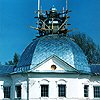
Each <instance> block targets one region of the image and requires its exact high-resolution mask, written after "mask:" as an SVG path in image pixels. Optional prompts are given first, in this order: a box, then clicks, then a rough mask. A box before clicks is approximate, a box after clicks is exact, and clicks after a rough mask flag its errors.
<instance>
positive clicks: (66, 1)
mask: <svg viewBox="0 0 100 100" xmlns="http://www.w3.org/2000/svg"><path fill="white" fill-rule="evenodd" d="M66 10H68V0H66Z"/></svg>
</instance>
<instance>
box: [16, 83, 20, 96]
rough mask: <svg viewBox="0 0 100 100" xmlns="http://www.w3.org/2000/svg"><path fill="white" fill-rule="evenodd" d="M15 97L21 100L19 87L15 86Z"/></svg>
mask: <svg viewBox="0 0 100 100" xmlns="http://www.w3.org/2000/svg"><path fill="white" fill-rule="evenodd" d="M16 97H17V98H21V85H18V86H16Z"/></svg>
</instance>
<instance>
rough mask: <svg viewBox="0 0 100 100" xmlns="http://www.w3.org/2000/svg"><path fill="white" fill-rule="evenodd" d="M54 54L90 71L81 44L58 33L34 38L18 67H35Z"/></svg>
mask: <svg viewBox="0 0 100 100" xmlns="http://www.w3.org/2000/svg"><path fill="white" fill-rule="evenodd" d="M52 55H55V56H58V57H59V58H60V59H62V60H64V61H65V62H67V63H68V64H69V65H71V66H73V67H74V68H76V69H77V70H81V71H85V72H90V68H89V67H88V62H87V59H86V57H85V55H84V53H83V52H82V50H81V49H80V48H79V46H78V45H76V44H75V43H74V42H73V41H71V40H70V39H69V38H67V37H66V36H60V35H57V34H53V35H47V36H43V37H40V38H36V39H34V40H33V42H32V43H30V44H29V45H28V46H27V48H26V49H25V51H24V52H23V54H22V56H21V58H20V61H19V63H18V67H25V66H29V65H32V67H34V66H36V65H38V64H39V63H41V62H43V61H44V60H46V59H47V58H48V57H50V56H52Z"/></svg>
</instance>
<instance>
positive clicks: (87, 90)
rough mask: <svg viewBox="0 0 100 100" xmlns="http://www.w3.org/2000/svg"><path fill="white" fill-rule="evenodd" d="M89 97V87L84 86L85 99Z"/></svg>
mask: <svg viewBox="0 0 100 100" xmlns="http://www.w3.org/2000/svg"><path fill="white" fill-rule="evenodd" d="M88 96H89V85H84V97H88Z"/></svg>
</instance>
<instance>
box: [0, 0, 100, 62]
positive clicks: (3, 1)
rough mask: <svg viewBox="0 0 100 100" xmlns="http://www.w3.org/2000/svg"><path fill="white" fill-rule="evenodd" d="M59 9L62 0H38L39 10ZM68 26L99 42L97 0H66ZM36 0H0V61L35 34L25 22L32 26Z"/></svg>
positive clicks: (99, 8)
mask: <svg viewBox="0 0 100 100" xmlns="http://www.w3.org/2000/svg"><path fill="white" fill-rule="evenodd" d="M53 5H54V6H55V7H57V8H58V9H59V10H62V6H65V0H42V8H43V10H49V7H52V6H53ZM68 8H69V9H70V10H72V12H71V13H70V16H71V18H70V19H69V23H71V26H70V28H77V29H78V30H77V31H79V32H82V33H86V34H87V35H88V36H90V37H91V38H92V39H93V40H94V42H95V43H96V44H97V45H100V41H99V39H100V0H69V5H68ZM36 10H37V0H0V61H1V62H2V63H4V62H6V61H8V60H12V58H13V55H14V53H15V52H17V53H18V54H20V55H21V54H22V52H23V50H24V49H25V48H26V46H27V45H28V44H29V43H30V42H31V41H32V39H33V38H35V36H36V35H37V31H34V30H33V29H31V28H30V27H29V26H31V25H32V26H36V25H35V21H36V20H34V16H35V14H34V11H36Z"/></svg>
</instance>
